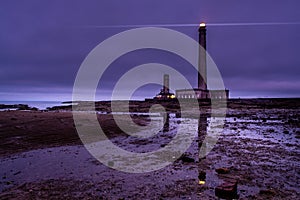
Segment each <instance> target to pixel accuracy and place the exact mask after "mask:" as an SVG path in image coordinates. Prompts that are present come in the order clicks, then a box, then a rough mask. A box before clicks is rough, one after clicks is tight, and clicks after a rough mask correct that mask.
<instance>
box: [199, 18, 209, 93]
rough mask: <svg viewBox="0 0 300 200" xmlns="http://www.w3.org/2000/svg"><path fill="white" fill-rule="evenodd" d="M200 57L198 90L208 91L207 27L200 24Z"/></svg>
mask: <svg viewBox="0 0 300 200" xmlns="http://www.w3.org/2000/svg"><path fill="white" fill-rule="evenodd" d="M198 32H199V44H200V47H199V57H198V59H199V60H198V71H199V73H198V89H201V90H207V66H206V25H205V23H204V22H202V23H200V26H199V29H198Z"/></svg>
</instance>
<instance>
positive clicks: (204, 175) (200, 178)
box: [198, 171, 206, 181]
mask: <svg viewBox="0 0 300 200" xmlns="http://www.w3.org/2000/svg"><path fill="white" fill-rule="evenodd" d="M198 179H199V180H201V181H205V179H206V172H205V171H199V175H198Z"/></svg>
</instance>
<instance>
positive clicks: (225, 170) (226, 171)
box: [216, 167, 230, 174]
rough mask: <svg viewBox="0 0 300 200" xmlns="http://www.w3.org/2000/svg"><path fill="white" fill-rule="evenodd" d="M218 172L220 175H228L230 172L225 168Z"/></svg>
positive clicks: (217, 170) (219, 169)
mask: <svg viewBox="0 0 300 200" xmlns="http://www.w3.org/2000/svg"><path fill="white" fill-rule="evenodd" d="M216 172H217V173H218V174H228V173H229V172H230V170H229V169H227V168H225V167H222V168H218V169H216Z"/></svg>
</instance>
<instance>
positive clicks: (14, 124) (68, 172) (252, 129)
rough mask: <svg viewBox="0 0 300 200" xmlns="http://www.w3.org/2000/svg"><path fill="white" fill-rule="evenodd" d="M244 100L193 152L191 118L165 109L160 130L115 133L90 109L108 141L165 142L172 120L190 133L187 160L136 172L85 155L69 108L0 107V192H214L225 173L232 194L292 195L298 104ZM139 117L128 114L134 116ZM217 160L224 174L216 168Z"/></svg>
mask: <svg viewBox="0 0 300 200" xmlns="http://www.w3.org/2000/svg"><path fill="white" fill-rule="evenodd" d="M251 105H252V106H251ZM251 105H249V104H248V105H245V104H240V103H237V102H234V103H229V109H228V111H227V117H226V121H225V127H224V129H223V130H221V137H220V138H219V140H218V142H217V144H216V145H215V146H214V148H213V150H212V151H211V152H210V153H209V154H208V156H206V157H205V158H203V159H200V160H199V159H198V141H199V140H198V138H197V134H198V123H197V121H195V120H193V119H190V120H185V121H184V122H182V121H181V122H178V121H180V120H181V119H178V118H176V116H175V114H172V115H171V116H170V122H169V127H168V128H167V129H166V130H164V131H163V130H162V131H161V132H160V133H159V135H158V136H157V137H153V138H151V139H149V140H147V139H143V140H142V139H134V138H132V137H128V136H126V135H125V134H124V133H122V131H121V130H120V129H119V128H117V126H116V124H115V122H114V120H113V118H112V115H110V114H101V115H98V119H99V122H100V124H101V126H102V127H103V129H104V132H105V133H106V134H107V135H108V136H109V138H110V139H111V140H112V141H113V142H114V144H117V145H118V146H120V147H122V148H124V149H126V150H130V151H137V152H143V151H144V150H145V151H146V150H151V149H157V148H160V147H161V146H163V145H165V144H167V143H168V142H169V141H170V139H171V138H172V137H173V135H174V134H176V128H177V126H178V124H179V123H186V126H188V127H191V129H190V131H191V134H194V135H195V140H194V142H193V143H192V145H191V147H190V148H189V149H188V151H187V152H186V154H185V155H186V156H187V157H188V158H191V160H186V159H182V158H181V159H178V160H177V161H175V162H174V163H173V164H171V165H169V166H167V167H165V168H163V169H161V170H158V171H155V172H150V173H143V174H129V173H125V172H120V171H117V170H114V169H110V168H108V167H106V166H104V165H103V164H101V163H100V162H99V161H97V160H96V159H95V158H93V157H92V156H91V155H90V154H89V153H88V152H87V150H85V148H84V147H83V145H82V143H81V141H80V139H79V137H78V135H77V133H76V130H75V127H74V122H73V119H72V113H71V112H39V111H9V112H6V111H5V112H0V143H1V145H0V156H1V157H0V159H1V161H0V162H1V167H0V168H1V169H0V175H1V176H0V189H1V194H0V199H36V198H41V199H49V198H51V199H62V198H64V199H83V198H85V199H141V198H143V199H217V197H216V196H215V188H216V187H217V186H218V185H220V184H222V182H224V181H227V180H228V179H234V180H237V181H238V196H239V199H297V198H298V197H299V196H300V189H299V188H300V187H299V186H300V148H299V147H300V125H299V115H300V112H299V110H300V108H299V107H298V108H297V104H296V106H295V104H292V105H288V104H287V105H285V106H282V104H280V103H279V104H276V103H273V104H272V105H276V106H271V104H268V105H263V106H253V105H256V104H251ZM147 120H148V119H147V118H144V117H139V116H136V117H135V122H137V123H138V124H144V123H147ZM207 120H208V121H207V122H209V120H210V119H207ZM124 123H126V122H124ZM204 132H205V130H200V132H199V134H200V135H201V134H205V133H204ZM200 142H201V141H200ZM219 168H225V169H226V170H227V171H226V174H218V173H217V172H216V169H219ZM199 171H204V172H205V173H206V179H205V184H204V185H199V184H198V181H199V180H198V174H199Z"/></svg>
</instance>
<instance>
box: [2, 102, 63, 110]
mask: <svg viewBox="0 0 300 200" xmlns="http://www.w3.org/2000/svg"><path fill="white" fill-rule="evenodd" d="M0 104H7V105H12V104H27V105H28V106H30V107H36V108H38V109H40V110H42V109H46V108H47V107H53V106H59V105H62V104H61V102H60V101H0Z"/></svg>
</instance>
